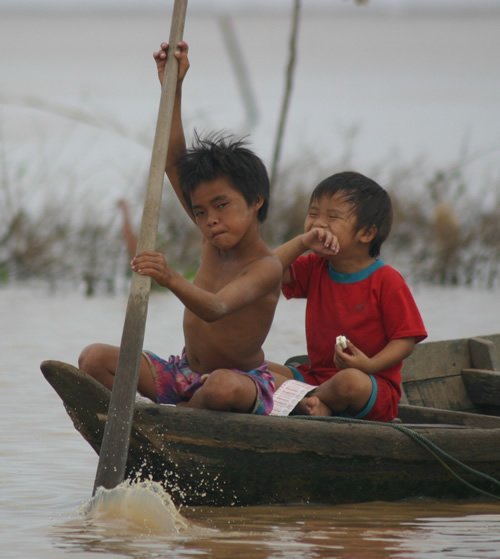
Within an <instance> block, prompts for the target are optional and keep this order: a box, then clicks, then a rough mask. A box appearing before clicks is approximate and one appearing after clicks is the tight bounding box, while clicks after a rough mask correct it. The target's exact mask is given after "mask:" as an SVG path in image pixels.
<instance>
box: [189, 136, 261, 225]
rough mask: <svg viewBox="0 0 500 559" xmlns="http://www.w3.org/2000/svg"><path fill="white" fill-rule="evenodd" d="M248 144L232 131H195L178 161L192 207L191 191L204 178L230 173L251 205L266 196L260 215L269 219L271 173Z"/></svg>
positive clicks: (212, 178)
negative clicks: (230, 132)
mask: <svg viewBox="0 0 500 559" xmlns="http://www.w3.org/2000/svg"><path fill="white" fill-rule="evenodd" d="M246 145H247V144H246V142H245V140H244V139H237V138H234V137H233V136H231V135H225V134H223V133H216V134H211V135H209V136H207V137H205V138H200V136H199V135H198V134H197V133H196V132H195V137H194V140H193V144H192V146H191V148H190V149H188V150H187V151H186V153H185V154H184V155H183V156H182V157H181V158H180V159H179V162H178V172H179V178H180V183H181V188H182V193H183V195H184V199H185V200H186V202H187V204H188V206H189V207H190V208H191V195H192V193H193V192H194V191H195V190H196V188H197V187H198V185H199V184H200V183H201V182H204V181H212V180H215V179H217V178H220V177H227V178H228V179H229V180H230V181H231V183H232V185H233V187H234V188H235V189H236V190H237V191H238V192H241V194H242V195H243V197H244V198H245V200H246V202H247V204H248V205H250V204H253V203H255V202H257V201H258V199H259V198H262V199H263V200H264V203H263V204H262V206H261V207H260V209H259V212H258V214H257V218H258V220H259V221H260V222H263V221H264V220H265V219H266V216H267V210H268V207H269V176H268V174H267V170H266V167H265V165H264V163H262V161H261V159H260V158H259V157H257V155H255V153H253V151H251V150H249V149H248V148H247V147H245V146H246Z"/></svg>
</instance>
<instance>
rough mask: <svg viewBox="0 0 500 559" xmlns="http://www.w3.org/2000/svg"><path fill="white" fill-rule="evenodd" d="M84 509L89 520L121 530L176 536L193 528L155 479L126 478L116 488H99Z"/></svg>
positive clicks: (139, 533) (114, 529)
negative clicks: (136, 479) (134, 479)
mask: <svg viewBox="0 0 500 559" xmlns="http://www.w3.org/2000/svg"><path fill="white" fill-rule="evenodd" d="M82 512H83V514H84V516H85V517H86V518H87V519H88V520H90V521H92V522H97V523H98V524H99V525H101V527H106V528H109V529H111V530H113V531H117V532H121V531H122V530H125V531H127V533H130V532H135V533H136V534H138V535H142V534H144V535H151V534H158V535H160V534H161V535H169V536H174V535H178V534H181V533H185V532H186V531H188V530H189V529H190V523H189V522H188V520H186V519H185V518H184V517H183V516H182V515H181V514H180V512H179V511H178V510H177V509H176V507H175V505H174V503H173V502H172V499H171V498H170V495H169V494H168V493H167V492H166V491H165V490H164V489H163V487H162V486H161V485H160V484H159V483H158V482H155V481H152V480H143V481H133V480H126V481H124V482H122V483H120V485H118V486H116V487H115V488H113V489H104V488H103V487H99V488H98V489H97V492H96V494H95V495H94V497H92V498H91V499H90V501H89V502H88V503H86V504H85V505H84V506H83V507H82Z"/></svg>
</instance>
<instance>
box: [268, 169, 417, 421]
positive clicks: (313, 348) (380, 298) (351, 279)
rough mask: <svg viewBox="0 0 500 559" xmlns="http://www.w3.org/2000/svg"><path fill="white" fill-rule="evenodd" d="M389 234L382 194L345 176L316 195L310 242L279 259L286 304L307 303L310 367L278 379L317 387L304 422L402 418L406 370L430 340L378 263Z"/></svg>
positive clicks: (387, 204) (296, 242) (279, 372)
mask: <svg viewBox="0 0 500 559" xmlns="http://www.w3.org/2000/svg"><path fill="white" fill-rule="evenodd" d="M391 224H392V206H391V200H390V198H389V195H388V194H387V192H386V191H385V190H384V189H383V188H382V187H380V186H379V185H378V184H377V183H376V182H375V181H373V180H371V179H369V178H367V177H365V176H363V175H361V174H359V173H354V172H345V173H337V174H335V175H332V176H331V177H328V178H327V179H325V180H323V181H322V182H321V183H320V184H319V185H318V186H317V187H316V188H315V189H314V191H313V193H312V196H311V200H310V204H309V210H308V214H307V217H306V220H305V225H304V230H305V233H304V234H302V235H299V236H298V237H296V238H294V239H292V240H291V241H289V242H287V243H285V244H284V245H282V246H281V247H279V248H278V249H276V251H275V252H276V253H277V254H278V256H279V257H280V259H281V262H282V264H283V270H284V276H283V284H282V292H283V293H284V295H285V297H287V298H292V297H305V298H307V305H306V339H307V353H308V357H309V363H307V364H303V365H299V366H298V367H287V366H283V365H278V364H275V363H273V364H271V369H272V371H273V373H274V374H275V378H276V380H277V383H278V384H279V383H280V382H283V381H284V380H285V379H287V378H296V379H297V380H303V381H305V382H306V383H309V384H312V385H315V386H318V388H316V389H315V390H314V391H313V392H312V393H309V394H308V395H307V396H306V397H304V398H303V399H302V400H301V401H300V402H299V404H298V405H297V407H296V409H295V412H296V413H301V414H306V415H348V416H351V417H355V418H359V419H360V418H363V419H370V420H377V421H390V420H391V419H393V418H395V417H397V414H398V402H399V400H400V398H401V367H402V361H403V359H405V358H406V357H408V355H410V353H411V352H412V350H413V348H414V346H415V344H416V343H417V342H420V341H421V340H423V339H424V338H425V337H426V336H427V333H426V331H425V327H424V324H423V322H422V318H421V316H420V313H419V311H418V308H417V306H416V304H415V301H414V299H413V297H412V295H411V292H410V290H409V288H408V286H407V284H406V282H405V281H404V279H403V277H402V276H401V274H400V273H399V272H398V271H397V270H395V269H394V268H392V267H391V266H388V265H387V264H384V262H383V261H382V260H380V259H379V258H378V256H379V254H380V248H381V246H382V243H383V242H384V241H385V239H386V238H387V236H388V235H389V231H390V229H391ZM307 250H311V251H312V252H311V253H309V254H306V255H302V253H304V252H305V251H307ZM344 336H345V338H347V343H346V344H345V346H346V347H344V348H343V347H341V346H342V345H344V344H343V341H344V340H343V339H342V338H343V337H344ZM339 341H340V342H341V343H337V342H339Z"/></svg>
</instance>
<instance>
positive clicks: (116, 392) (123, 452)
mask: <svg viewBox="0 0 500 559" xmlns="http://www.w3.org/2000/svg"><path fill="white" fill-rule="evenodd" d="M186 9H187V0H175V2H174V9H173V13H172V22H171V26H170V36H169V45H170V55H169V57H168V59H167V63H166V67H165V77H164V80H163V86H162V91H161V98H160V107H159V110H158V118H157V122H156V132H155V138H154V144H153V150H152V155H151V164H150V168H149V178H148V184H147V190H146V198H145V202H144V210H143V214H142V222H141V228H140V232H139V239H138V245H137V252H138V253H140V252H143V251H145V250H154V248H155V244H156V235H157V230H158V220H159V211H160V203H161V193H162V189H163V178H164V174H165V165H166V161H167V151H168V143H169V140H170V129H171V125H172V114H173V108H174V100H175V90H176V87H177V72H178V62H177V59H176V58H175V56H173V51H174V49H175V47H176V45H177V43H178V42H179V41H181V40H182V36H183V32H184V22H185V18H186ZM150 288H151V278H149V277H146V276H140V275H138V274H135V273H134V274H132V282H131V286H130V293H129V298H128V304H127V311H126V315H125V323H124V325H123V333H122V339H121V344H120V355H119V358H118V366H117V369H116V374H115V379H114V383H113V390H112V393H111V400H110V403H109V408H108V418H107V421H106V427H105V430H104V436H103V440H102V444H101V450H100V452H99V463H98V466H97V473H96V477H95V483H94V491H93V493H94V494H95V492H96V490H97V488H98V487H101V486H102V487H105V488H107V489H111V488H113V487H116V485H118V484H119V483H121V482H122V481H123V479H124V477H125V467H126V464H127V456H128V447H129V439H130V432H131V428H132V420H133V415H134V403H135V395H136V391H137V382H138V379H139V364H140V360H141V354H142V347H143V343H144V331H145V326H146V316H147V312H148V301H149V292H150Z"/></svg>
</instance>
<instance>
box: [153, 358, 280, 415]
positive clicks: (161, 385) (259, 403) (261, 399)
mask: <svg viewBox="0 0 500 559" xmlns="http://www.w3.org/2000/svg"><path fill="white" fill-rule="evenodd" d="M143 355H144V356H145V357H146V359H147V361H148V363H149V366H150V369H151V373H152V375H153V377H154V379H155V383H156V391H157V396H156V401H157V402H158V403H159V404H178V403H179V402H187V401H188V400H190V399H191V397H192V396H193V394H194V393H195V392H196V391H197V390H198V388H200V387H201V386H202V385H203V380H202V377H203V376H204V375H202V374H201V373H197V372H195V371H192V370H191V368H190V367H189V363H188V361H187V357H186V354H185V353H182V355H181V356H180V357H179V356H177V355H171V356H170V357H169V359H168V361H166V360H165V359H162V358H161V357H158V355H156V354H155V353H153V352H152V351H144V352H143ZM230 370H231V371H234V372H235V373H239V374H241V375H246V376H248V377H249V378H250V379H251V380H252V381H253V382H254V383H255V387H256V388H257V398H256V400H255V405H254V407H253V410H252V411H251V413H253V414H256V415H269V414H270V413H271V411H272V409H273V394H274V391H275V385H274V378H273V375H272V374H271V372H270V371H269V369H268V365H267V363H263V364H262V365H261V366H260V367H257V368H256V369H252V370H251V371H240V370H238V369H230Z"/></svg>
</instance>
